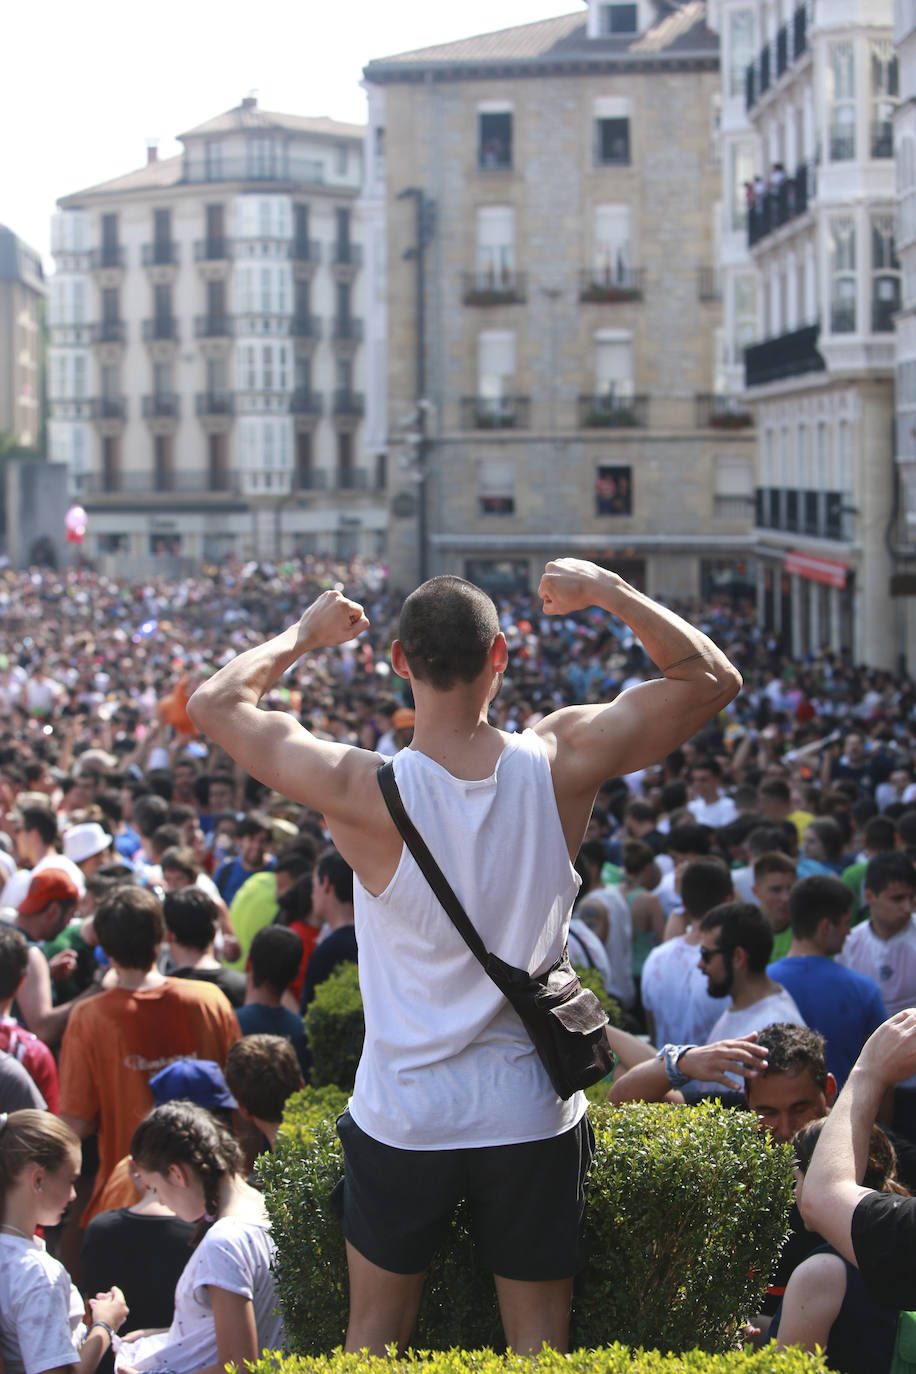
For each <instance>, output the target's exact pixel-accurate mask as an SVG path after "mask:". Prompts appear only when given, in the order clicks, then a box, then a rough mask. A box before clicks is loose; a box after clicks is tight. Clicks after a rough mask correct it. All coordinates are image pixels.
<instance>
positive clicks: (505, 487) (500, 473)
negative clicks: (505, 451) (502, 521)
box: [477, 458, 515, 515]
mask: <svg viewBox="0 0 916 1374" xmlns="http://www.w3.org/2000/svg"><path fill="white" fill-rule="evenodd" d="M477 509H478V511H479V513H480V514H481V515H514V514H515V464H514V462H513V461H512V459H511V458H509V459H504V458H490V459H487V458H485V459H483V460H482V461H481V463H480V465H479V467H478V469H477Z"/></svg>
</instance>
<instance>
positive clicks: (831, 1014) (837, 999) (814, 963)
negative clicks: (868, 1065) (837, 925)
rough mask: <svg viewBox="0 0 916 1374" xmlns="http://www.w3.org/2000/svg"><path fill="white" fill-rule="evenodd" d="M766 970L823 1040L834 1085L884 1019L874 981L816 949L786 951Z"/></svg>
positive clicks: (842, 1078)
mask: <svg viewBox="0 0 916 1374" xmlns="http://www.w3.org/2000/svg"><path fill="white" fill-rule="evenodd" d="M767 973H768V974H769V975H770V977H771V978H772V979H773V981H774V983H781V984H782V986H783V987H784V988H785V989H786V991H787V992H788V993H790V994H791V995H792V997H793V998H794V1000H795V1005H796V1006H797V1007H798V1010H799V1011H800V1012H801V1014H802V1016H803V1017H804V1018H805V1023H806V1025H808V1026H810V1027H811V1029H812V1030H816V1031H820V1033H821V1035H822V1036H823V1037H824V1039H825V1040H826V1042H827V1050H826V1055H827V1068H828V1070H829V1072H830V1073H832V1074H833V1076H834V1078H835V1079H836V1081H837V1084H838V1086H839V1087H842V1086H843V1084H844V1083H845V1082H846V1079H847V1078H848V1077H849V1071H850V1069H851V1068H852V1066H853V1064H854V1063H855V1062H856V1060H857V1059H858V1057H859V1051H860V1050H861V1048H862V1046H863V1045H864V1044H865V1041H866V1040H867V1039H868V1037H869V1036H870V1035H871V1033H872V1031H874V1030H877V1028H878V1027H879V1026H880V1025H881V1023H882V1022H883V1021H886V1020H887V1008H886V1007H885V1005H884V998H883V997H882V996H881V992H880V989H879V988H878V984H877V983H876V982H874V981H873V979H871V978H867V977H866V976H865V974H864V973H855V972H854V971H853V970H852V969H848V968H844V967H843V966H842V964H835V963H834V962H833V960H832V959H828V958H827V957H826V955H821V954H799V955H791V956H789V955H787V956H786V958H784V959H777V961H776V963H775V964H770V966H769V968H768V969H767Z"/></svg>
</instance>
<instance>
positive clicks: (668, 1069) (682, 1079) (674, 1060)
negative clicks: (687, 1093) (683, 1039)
mask: <svg viewBox="0 0 916 1374" xmlns="http://www.w3.org/2000/svg"><path fill="white" fill-rule="evenodd" d="M696 1048H697V1047H696V1045H663V1046H662V1047H661V1049H660V1050H659V1052H658V1054H657V1055H656V1056H655V1057H656V1059H660V1060H661V1061H662V1063H663V1064H664V1066H665V1076H666V1078H667V1079H668V1083H669V1084H670V1086H671V1087H672V1088H683V1086H684V1084H685V1083H689V1082H690V1074H689V1073H684V1071H683V1069H679V1068H678V1060H679V1059H680V1057H681V1055H682V1054H686V1053H687V1051H688V1050H695V1049H696Z"/></svg>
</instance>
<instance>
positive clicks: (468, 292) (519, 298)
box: [461, 268, 527, 305]
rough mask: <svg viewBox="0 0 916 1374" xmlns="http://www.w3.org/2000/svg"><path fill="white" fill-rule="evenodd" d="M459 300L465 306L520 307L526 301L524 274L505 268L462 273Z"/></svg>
mask: <svg viewBox="0 0 916 1374" xmlns="http://www.w3.org/2000/svg"><path fill="white" fill-rule="evenodd" d="M461 299H462V301H463V302H464V304H465V305H520V304H522V303H523V302H524V301H525V300H526V299H527V280H526V277H525V274H524V272H513V271H510V270H509V269H507V268H501V269H496V270H490V269H487V270H485V271H482V272H462V274H461Z"/></svg>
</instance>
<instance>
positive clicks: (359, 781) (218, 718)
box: [188, 591, 396, 890]
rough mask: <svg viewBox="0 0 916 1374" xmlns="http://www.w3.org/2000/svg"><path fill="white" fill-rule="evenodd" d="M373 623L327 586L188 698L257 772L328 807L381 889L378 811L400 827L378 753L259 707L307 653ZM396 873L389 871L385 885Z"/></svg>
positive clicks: (286, 791) (295, 795)
mask: <svg viewBox="0 0 916 1374" xmlns="http://www.w3.org/2000/svg"><path fill="white" fill-rule="evenodd" d="M368 625H369V622H368V620H367V619H366V616H365V615H364V613H363V608H362V606H360V605H358V603H357V602H355V601H350V600H348V599H347V598H346V597H344V596H342V595H341V593H340V592H336V591H328V592H322V594H321V596H319V597H318V599H317V600H316V601H314V602H313V603H312V604H311V606H309V607H308V608H307V609H306V611H305V612H304V614H303V615H302V617H301V619H300V620H299V622H298V624H296V625H291V626H290V627H289V628H288V629H286V630H284V631H283V632H282V634H279V635H277V636H276V637H275V638H274V639H271V640H268V641H267V643H266V644H261V645H258V646H257V647H256V648H254V649H247V650H246V651H245V653H243V654H239V655H238V657H237V658H234V659H232V661H231V662H230V663H227V664H226V666H225V667H223V668H221V669H220V670H219V672H218V673H215V674H214V675H213V677H211V678H209V679H208V680H207V681H206V682H204V683H202V684H201V686H200V687H198V689H197V691H196V692H195V693H194V695H193V696H192V697H191V700H190V701H189V702H188V715H189V716H190V718H191V720H192V721H193V723H194V725H195V726H196V727H197V729H198V730H200V731H201V732H202V733H203V734H205V735H206V736H207V737H208V738H209V739H211V740H213V742H214V743H215V744H217V745H219V747H220V748H222V749H224V750H225V751H226V752H227V753H228V754H229V755H231V757H232V758H233V759H234V760H235V761H236V763H238V764H240V765H241V767H242V768H243V769H244V770H245V771H246V772H247V773H250V774H251V776H252V777H255V778H257V779H258V781H259V782H262V783H264V784H265V785H266V786H268V787H271V788H273V789H275V790H276V791H278V792H281V793H282V794H283V796H285V797H289V798H290V799H291V800H292V801H297V802H300V803H301V804H302V805H303V806H308V807H311V808H312V809H313V810H315V811H320V812H322V813H323V814H324V815H325V816H326V817H327V818H328V822H329V825H330V827H331V831H332V834H334V839H335V842H336V843H337V847H338V849H339V850H340V851H341V853H342V854H343V855H344V858H346V859H348V861H349V862H350V863H351V864H352V865H353V867H354V868H356V870H357V872H358V873H359V874H360V877H361V878H362V879H363V881H364V882H365V883H366V884H367V886H369V887H370V888H375V890H377V888H376V886H375V883H374V882H373V874H372V870H373V863H374V859H373V836H372V833H371V831H372V818H373V815H374V816H375V817H376V818H381V817H384V820H385V822H387V826H386V827H385V830H386V834H387V828H388V826H390V830H391V833H392V834H396V832H395V831H394V827H393V826H391V825H390V822H389V821H388V813H387V810H386V808H385V805H384V802H383V801H382V799H381V793H379V792H378V789H377V788H376V787H375V783H374V775H375V771H376V768H377V765H378V762H379V760H378V756H377V755H375V754H371V753H369V752H368V751H366V750H364V749H357V748H355V747H354V746H353V745H349V744H337V743H335V742H332V741H329V740H319V739H316V737H315V736H314V735H312V734H311V733H310V732H309V731H308V730H306V729H305V728H304V727H303V726H302V725H300V724H299V722H298V721H296V720H295V719H294V718H293V717H292V716H291V715H287V714H286V713H285V712H283V711H262V710H260V709H259V708H258V702H259V700H260V699H261V697H262V696H263V695H264V693H265V692H266V691H268V690H269V689H270V688H271V687H272V686H273V684H274V683H275V682H276V681H277V680H278V679H279V678H280V677H281V676H282V675H283V673H285V672H286V671H287V669H289V668H290V667H292V665H293V664H294V663H296V662H297V661H298V660H299V659H300V658H301V657H302V656H303V655H304V654H308V653H309V652H312V651H315V650H317V649H322V648H330V647H332V646H335V645H338V644H344V643H346V642H347V641H348V640H351V639H355V637H356V636H357V635H358V634H361V633H362V631H363V630H365V629H367V628H368ZM376 794H377V798H376ZM356 817H358V818H359V829H358V830H357V828H356V826H355V824H354V818H356ZM335 823H336V824H335ZM351 831H352V843H348V839H350V838H351ZM354 860H356V862H354ZM389 877H390V873H389V874H387V875H385V877H384V881H383V882H382V885H384V882H387V880H388V878H389Z"/></svg>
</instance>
